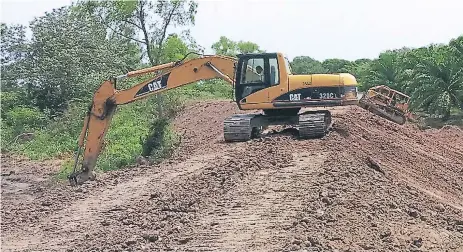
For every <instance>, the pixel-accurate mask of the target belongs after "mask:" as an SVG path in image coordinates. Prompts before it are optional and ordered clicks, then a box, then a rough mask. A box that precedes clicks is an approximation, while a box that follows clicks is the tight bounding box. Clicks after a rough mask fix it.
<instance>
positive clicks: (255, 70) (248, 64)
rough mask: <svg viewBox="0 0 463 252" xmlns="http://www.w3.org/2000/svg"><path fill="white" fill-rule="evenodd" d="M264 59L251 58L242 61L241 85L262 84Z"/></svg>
mask: <svg viewBox="0 0 463 252" xmlns="http://www.w3.org/2000/svg"><path fill="white" fill-rule="evenodd" d="M264 76H265V75H264V59H263V58H252V59H248V60H245V61H243V66H242V68H241V84H248V83H256V82H257V83H258V82H262V83H264V81H265V79H264Z"/></svg>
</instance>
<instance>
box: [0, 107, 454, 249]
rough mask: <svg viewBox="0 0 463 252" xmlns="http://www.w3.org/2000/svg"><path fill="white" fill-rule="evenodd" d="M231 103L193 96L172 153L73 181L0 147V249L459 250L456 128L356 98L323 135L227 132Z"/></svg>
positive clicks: (49, 164) (47, 164)
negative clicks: (237, 137) (400, 115)
mask: <svg viewBox="0 0 463 252" xmlns="http://www.w3.org/2000/svg"><path fill="white" fill-rule="evenodd" d="M239 112H240V111H238V109H237V108H236V105H234V104H233V103H230V102H222V101H209V102H201V103H196V104H192V105H190V106H189V107H188V108H187V109H186V110H185V111H184V112H183V113H182V114H181V115H180V116H179V117H178V118H177V119H176V121H175V126H176V128H177V130H178V132H180V133H181V134H182V135H183V136H182V144H181V146H180V148H179V149H178V150H177V151H176V152H175V153H174V155H173V157H172V158H170V159H169V160H165V161H164V162H162V163H161V164H159V165H152V166H148V165H137V166H133V167H127V168H126V169H123V170H119V171H114V172H108V173H105V174H100V175H99V176H98V179H97V180H96V181H93V182H90V183H88V184H85V185H83V186H81V187H77V188H72V187H70V186H68V185H67V181H63V182H53V180H51V176H52V174H54V173H55V172H56V171H57V170H59V162H58V161H50V162H32V161H28V160H25V159H22V158H19V157H15V156H12V155H10V154H2V167H1V168H2V171H1V174H2V176H1V182H2V187H1V190H2V192H1V196H2V199H1V200H2V201H1V211H2V212H1V217H2V219H1V224H2V225H1V231H2V233H1V236H2V239H1V242H2V244H1V251H175V250H177V251H463V132H462V130H461V129H458V128H453V127H446V128H443V129H441V130H427V131H421V130H419V129H417V128H416V127H414V126H413V125H404V126H400V125H396V124H393V123H390V122H388V121H386V120H384V119H382V118H379V117H377V116H374V115H372V114H369V113H368V112H366V111H363V110H361V109H360V108H356V107H346V108H340V109H334V110H333V113H334V120H335V125H334V129H333V131H332V132H330V134H329V135H328V136H326V137H324V138H323V139H314V140H297V139H295V137H294V136H292V135H291V134H290V133H289V132H286V133H280V134H271V135H268V136H265V137H264V138H262V139H256V140H252V141H249V142H246V143H231V144H230V143H224V142H222V139H223V138H222V121H223V119H224V118H225V117H226V116H228V115H230V114H232V113H239Z"/></svg>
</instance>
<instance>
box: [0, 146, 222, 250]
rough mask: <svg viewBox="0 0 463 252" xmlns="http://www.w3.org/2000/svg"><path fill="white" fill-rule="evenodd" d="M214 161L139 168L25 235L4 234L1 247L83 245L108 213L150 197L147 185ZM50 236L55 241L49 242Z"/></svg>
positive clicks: (194, 160)
mask: <svg viewBox="0 0 463 252" xmlns="http://www.w3.org/2000/svg"><path fill="white" fill-rule="evenodd" d="M214 158H215V156H213V155H202V156H196V157H193V158H191V159H188V160H186V161H184V162H180V163H178V164H175V165H171V166H167V165H165V166H162V167H159V168H158V169H150V170H149V172H146V171H145V172H142V171H141V169H142V168H143V167H140V168H139V169H140V170H139V171H140V173H142V174H139V175H137V176H136V177H133V178H132V179H130V180H127V181H122V182H121V183H115V184H109V185H106V186H104V187H103V188H99V189H98V190H95V191H92V192H90V193H89V194H88V195H86V197H85V198H84V199H77V200H75V201H74V202H73V203H72V204H70V205H69V206H68V207H66V208H65V209H63V210H59V211H56V212H54V213H52V214H51V215H50V216H49V217H47V218H45V219H43V220H40V221H39V222H38V223H37V224H36V225H34V226H33V227H31V228H28V229H26V230H24V231H25V232H27V233H23V232H11V233H7V234H4V235H3V236H2V239H3V242H2V247H3V248H4V249H13V248H14V249H17V248H19V247H18V245H21V247H23V248H33V249H40V247H41V246H43V245H45V244H46V246H47V247H48V248H47V250H48V249H58V250H59V249H60V248H63V246H68V245H70V244H74V243H75V241H76V240H82V241H83V240H85V238H87V237H86V235H87V234H86V232H85V231H84V232H82V231H83V230H94V229H98V228H99V227H100V226H101V225H102V223H105V221H106V218H107V213H109V212H113V211H125V210H127V209H130V203H131V202H133V201H136V200H137V199H139V198H143V197H144V196H145V197H146V196H149V195H148V193H147V189H149V187H148V184H150V183H151V184H153V183H155V184H158V185H162V184H164V183H165V182H166V181H169V180H171V179H173V178H175V177H178V176H186V175H187V174H188V173H192V172H194V171H195V170H197V169H200V168H201V167H202V166H204V165H206V164H207V163H208V162H210V161H211V160H213V159H214ZM145 168H146V167H145ZM143 173H144V174H143ZM90 183H91V182H90ZM148 191H149V190H148ZM76 192H77V193H82V192H89V190H88V189H86V187H85V186H83V187H81V188H77V189H76ZM103 225H106V224H103ZM44 231H45V232H44ZM48 231H50V232H48ZM50 235H52V237H54V238H55V239H50ZM16 240H20V241H21V242H19V243H17V242H13V243H9V241H16Z"/></svg>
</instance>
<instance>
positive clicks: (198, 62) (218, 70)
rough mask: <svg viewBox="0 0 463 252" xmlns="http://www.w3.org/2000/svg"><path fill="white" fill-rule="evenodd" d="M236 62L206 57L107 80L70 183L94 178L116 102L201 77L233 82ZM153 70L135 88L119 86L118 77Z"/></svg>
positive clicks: (93, 107) (98, 93) (81, 139)
mask: <svg viewBox="0 0 463 252" xmlns="http://www.w3.org/2000/svg"><path fill="white" fill-rule="evenodd" d="M235 63H236V59H235V58H233V57H227V56H218V55H213V56H203V57H200V58H195V59H190V60H186V61H178V62H171V63H167V64H163V65H159V66H154V67H150V68H145V69H141V70H137V71H133V72H129V73H127V74H125V75H122V76H118V77H116V78H114V79H112V80H106V81H104V82H103V83H102V84H101V85H100V87H99V88H98V89H97V90H96V91H95V93H94V97H93V101H92V104H91V106H90V107H89V111H88V113H87V115H86V117H85V120H84V125H83V128H82V131H81V134H80V137H79V141H78V147H79V148H78V151H77V153H76V159H75V164H74V171H73V173H72V174H71V175H69V176H68V178H69V181H70V182H71V184H73V185H75V184H81V183H83V182H85V181H86V180H88V179H93V178H94V175H93V169H94V167H95V165H96V161H97V158H98V156H99V154H100V151H101V148H102V145H103V141H104V137H105V134H106V132H107V131H108V127H109V125H110V123H111V119H112V116H113V115H114V112H115V110H116V107H117V105H121V104H128V103H131V102H134V101H137V100H139V99H143V98H146V97H148V96H151V95H154V94H157V93H159V92H164V91H167V90H170V89H173V88H177V87H180V86H183V85H187V84H190V83H194V82H196V81H199V80H207V79H214V78H222V79H224V80H225V81H227V82H229V83H231V84H232V83H233V76H234V66H235ZM150 73H158V74H157V75H156V76H155V77H153V78H150V79H148V80H146V81H144V82H141V83H139V84H137V85H136V86H134V87H132V88H129V89H125V90H117V89H116V82H117V80H118V79H122V78H131V77H135V76H140V75H146V74H150ZM85 140H86V141H85ZM82 148H83V149H84V150H83V160H82V167H81V169H80V171H76V168H77V164H78V160H79V155H80V152H81V149H82Z"/></svg>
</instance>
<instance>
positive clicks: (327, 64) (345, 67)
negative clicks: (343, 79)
mask: <svg viewBox="0 0 463 252" xmlns="http://www.w3.org/2000/svg"><path fill="white" fill-rule="evenodd" d="M351 65H352V62H350V61H348V60H344V59H326V60H324V61H323V63H322V66H323V68H325V69H326V70H327V73H346V72H349V69H350V67H351Z"/></svg>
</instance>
